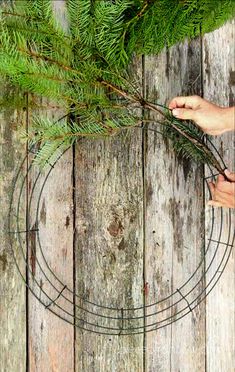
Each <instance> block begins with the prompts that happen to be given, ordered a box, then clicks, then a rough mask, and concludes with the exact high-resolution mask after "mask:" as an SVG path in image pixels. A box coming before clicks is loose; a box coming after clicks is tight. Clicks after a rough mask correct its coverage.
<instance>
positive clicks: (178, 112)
mask: <svg viewBox="0 0 235 372" xmlns="http://www.w3.org/2000/svg"><path fill="white" fill-rule="evenodd" d="M172 114H173V115H174V116H175V117H176V118H179V119H185V120H195V116H196V112H195V111H194V110H192V109H185V108H175V109H173V111H172Z"/></svg>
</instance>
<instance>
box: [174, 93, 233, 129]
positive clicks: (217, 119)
mask: <svg viewBox="0 0 235 372" xmlns="http://www.w3.org/2000/svg"><path fill="white" fill-rule="evenodd" d="M169 109H172V110H173V111H172V114H173V115H174V116H175V117H177V118H179V119H185V120H193V121H195V123H196V124H197V125H198V126H199V127H200V128H201V129H202V130H203V131H204V132H205V133H207V134H210V135H214V136H215V135H219V134H222V133H224V132H227V131H230V130H235V107H227V108H226V107H220V106H217V105H215V104H214V103H211V102H209V101H207V100H205V99H203V98H201V97H200V96H188V97H183V96H180V97H175V98H173V99H172V100H171V102H170V103H169Z"/></svg>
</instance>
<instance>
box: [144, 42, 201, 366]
mask: <svg viewBox="0 0 235 372" xmlns="http://www.w3.org/2000/svg"><path fill="white" fill-rule="evenodd" d="M200 58H201V55H200V40H199V39H196V40H194V41H192V42H190V43H189V42H187V41H185V42H184V43H180V44H177V45H176V46H174V47H172V48H170V49H169V50H164V51H163V52H162V53H161V54H160V55H158V56H152V57H146V59H145V90H146V98H147V99H148V100H150V101H154V100H155V101H157V102H159V103H161V104H168V102H169V101H170V100H171V99H172V98H173V97H174V96H177V95H190V94H192V93H193V94H196V93H200V74H201V71H200ZM151 118H153V119H154V120H158V119H160V117H159V116H157V115H152V114H151ZM159 128H160V127H159V125H157V124H152V129H159ZM145 147H146V155H145V164H146V170H145V174H146V178H145V179H146V185H145V193H146V198H145V199H146V203H145V205H146V207H145V219H146V227H145V247H146V248H145V281H146V282H147V283H148V296H147V297H146V304H147V305H150V304H153V303H155V302H156V301H160V300H163V299H165V298H167V297H168V296H170V295H171V293H174V296H173V298H171V297H169V298H168V299H166V300H165V301H162V302H161V303H160V304H159V305H158V306H153V307H149V308H148V310H147V312H146V315H149V314H153V313H154V312H156V311H158V312H159V314H158V315H157V316H156V315H155V316H150V317H149V318H148V320H147V322H148V324H150V323H154V322H159V326H163V325H166V324H168V322H169V321H166V320H165V319H167V318H169V319H171V317H172V319H173V320H175V319H177V318H178V317H179V315H178V316H176V315H175V314H177V312H178V311H181V314H180V315H183V314H185V313H186V312H187V311H189V312H190V310H189V308H188V306H187V303H186V301H185V300H184V299H183V298H182V295H186V294H187V293H188V292H189V291H190V290H191V289H192V288H193V286H194V285H195V283H196V282H197V281H198V280H199V279H200V277H201V275H202V273H203V266H204V265H202V267H200V269H199V270H198V271H197V273H196V274H195V277H194V278H193V279H192V280H191V281H190V282H189V283H188V284H187V285H185V286H184V287H183V288H182V289H180V288H181V286H183V284H184V283H185V282H186V281H187V280H188V279H189V277H190V276H191V275H192V274H193V272H194V271H195V270H196V268H197V266H198V264H199V262H200V260H201V259H202V258H203V250H204V239H203V237H204V224H203V220H202V216H201V214H202V212H203V181H202V176H203V172H202V171H203V168H202V166H197V165H195V164H193V163H191V162H189V161H186V160H183V159H182V158H181V157H179V156H178V157H176V155H175V153H174V152H173V150H172V148H171V144H170V143H169V142H168V141H164V140H163V138H162V137H161V135H160V134H158V133H153V132H150V131H148V133H147V134H146V145H145ZM196 279H197V280H196ZM201 288H202V283H199V286H198V287H197V289H196V290H194V291H193V292H192V294H191V296H189V301H193V300H194V299H195V298H196V297H197V295H198V294H199V293H200V290H201ZM178 289H179V290H180V291H181V293H182V295H181V294H180V293H179V292H178ZM177 301H180V302H179V303H178V304H177V305H174V303H175V302H177ZM171 305H174V306H173V307H171ZM184 308H185V309H186V310H183V309H184ZM150 329H151V327H150ZM145 347H146V362H145V368H146V370H147V371H155V370H159V371H170V370H173V371H178V370H180V371H204V364H205V360H204V358H205V355H204V353H205V314H204V304H200V306H199V307H197V308H195V309H194V310H193V311H192V312H191V313H190V314H188V315H186V316H185V317H183V318H182V319H180V320H178V321H177V322H175V323H173V324H172V325H168V326H166V327H163V328H161V329H158V330H157V331H153V332H150V333H148V334H147V335H146V344H145Z"/></svg>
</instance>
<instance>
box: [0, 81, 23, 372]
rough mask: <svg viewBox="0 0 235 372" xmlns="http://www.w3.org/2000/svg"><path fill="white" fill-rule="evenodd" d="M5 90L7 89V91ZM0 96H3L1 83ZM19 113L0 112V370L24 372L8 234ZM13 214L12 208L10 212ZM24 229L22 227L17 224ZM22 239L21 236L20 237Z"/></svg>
mask: <svg viewBox="0 0 235 372" xmlns="http://www.w3.org/2000/svg"><path fill="white" fill-rule="evenodd" d="M7 89H9V88H7ZM1 94H7V91H6V89H5V86H3V85H2V84H1ZM25 119H26V118H25V113H23V111H12V110H10V109H8V110H4V111H2V112H1V113H0V185H1V187H0V205H1V207H0V211H1V218H0V241H1V245H0V371H2V372H8V371H12V372H16V371H20V372H21V371H22V372H23V371H25V366H26V302H25V298H26V297H25V292H26V289H25V285H24V283H23V281H21V278H20V276H19V273H18V270H17V268H16V265H15V262H14V258H13V255H12V249H13V250H14V251H15V256H16V259H17V261H18V263H19V266H20V267H21V268H23V270H24V262H23V259H22V258H21V255H20V253H19V250H18V244H17V234H11V237H12V242H13V245H12V249H11V246H10V241H9V233H8V210H9V204H10V199H11V192H12V186H11V184H12V179H13V177H15V174H16V170H17V167H18V165H19V164H18V161H19V159H20V158H21V157H23V156H24V154H25V146H22V143H21V142H19V135H18V133H16V130H15V129H16V127H18V126H20V125H21V126H25V121H26V120H25ZM22 199H23V203H22V208H21V209H20V210H19V219H21V218H22V219H23V221H25V195H23V196H22ZM15 212H16V209H14V211H13V213H15ZM21 227H22V228H23V230H25V226H24V224H21ZM22 239H23V240H24V239H25V236H23V237H22Z"/></svg>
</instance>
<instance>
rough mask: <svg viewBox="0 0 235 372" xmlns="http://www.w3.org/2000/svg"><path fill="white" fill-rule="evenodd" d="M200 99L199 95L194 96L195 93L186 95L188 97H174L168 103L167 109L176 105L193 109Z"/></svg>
mask: <svg viewBox="0 0 235 372" xmlns="http://www.w3.org/2000/svg"><path fill="white" fill-rule="evenodd" d="M200 100H201V97H199V96H196V95H195V96H188V97H184V96H179V97H175V98H173V99H172V100H171V102H170V103H169V109H174V108H177V107H184V108H190V109H195V108H197V107H198V105H199V102H200Z"/></svg>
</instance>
